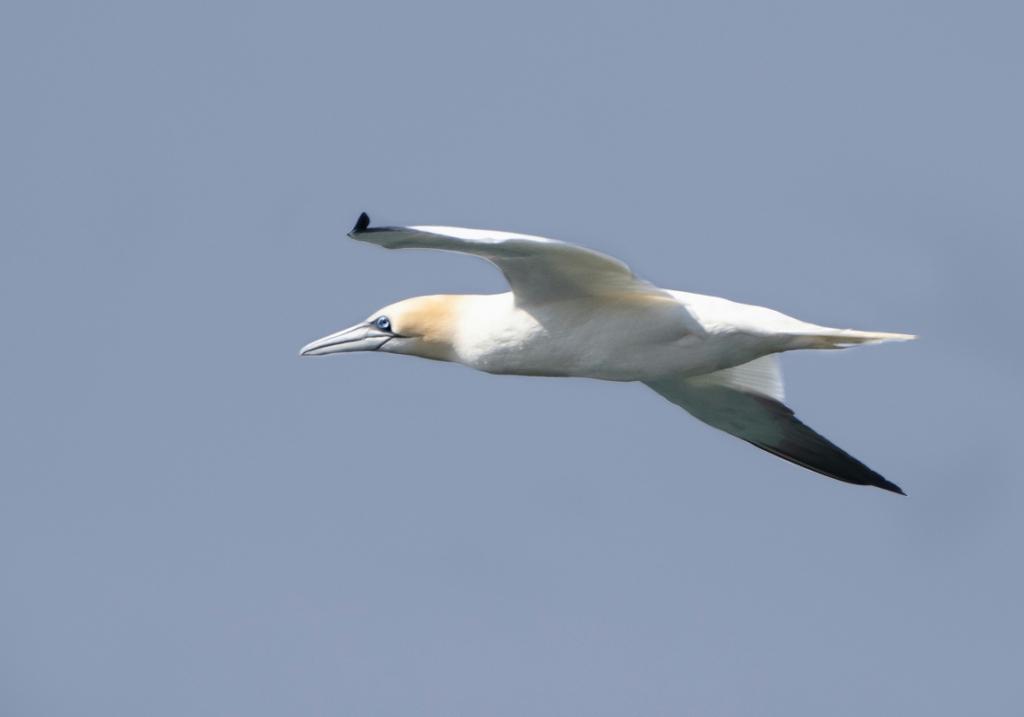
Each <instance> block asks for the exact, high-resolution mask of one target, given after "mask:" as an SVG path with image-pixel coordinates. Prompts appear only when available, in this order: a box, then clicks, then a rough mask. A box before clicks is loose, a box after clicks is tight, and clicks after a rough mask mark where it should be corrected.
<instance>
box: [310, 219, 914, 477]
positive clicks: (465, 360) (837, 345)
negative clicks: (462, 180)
mask: <svg viewBox="0 0 1024 717" xmlns="http://www.w3.org/2000/svg"><path fill="white" fill-rule="evenodd" d="M349 236H350V237H352V238H353V239H357V240H359V241H365V242H369V243H371V244H378V245H380V246H383V247H385V248H388V249H406V248H415V249H440V250H443V251H454V252H459V253H462V254H472V255H474V256H479V257H482V258H484V259H487V260H488V261H490V262H491V263H492V264H494V265H496V266H497V267H498V269H500V270H501V273H502V274H504V275H505V278H506V279H507V280H508V283H509V285H510V286H511V288H512V291H510V292H508V293H505V294H494V295H487V296H464V295H443V296H418V297H415V298H412V299H406V300H405V301H400V302H398V303H397V304H392V305H391V306H387V307H385V308H383V309H381V310H380V311H378V312H376V313H374V314H373V315H372V316H370V318H368V319H367V320H366V321H364V322H362V323H360V324H357V325H356V326H353V327H352V328H349V329H345V330H344V331H339V332H338V333H336V334H331V335H330V336H326V337H324V338H322V339H320V340H318V341H314V342H313V343H311V344H309V345H307V346H305V347H303V349H302V351H301V352H300V353H301V355H302V356H320V355H323V354H331V353H345V352H350V351H386V352H388V353H396V354H409V355H412V356H420V357H422V358H428V359H434V360H437V361H453V362H456V363H461V364H464V365H466V366H469V367H471V368H475V369H477V370H479V371H486V372H487V373H496V374H518V375H524V376H578V377H584V378H596V379H602V380H605V381H641V382H643V383H645V384H647V385H648V386H650V387H651V388H652V389H654V390H655V391H656V392H657V393H659V394H661V395H662V396H664V397H665V398H667V399H668V400H669V401H671V402H672V403H674V404H676V405H677V406H680V407H681V408H683V409H685V410H686V411H688V412H689V413H691V414H692V415H693V416H695V417H696V418H698V419H699V420H701V421H703V422H704V423H707V424H708V425H710V426H714V427H715V428H718V429H720V430H723V431H725V432H726V433H731V434H732V435H734V436H737V437H739V438H742V439H743V440H745V441H747V442H748V443H751V444H753V445H755V446H757V447H758V448H761V449H763V450H766V451H768V452H769V453H774V454H775V455H777V456H779V457H780V458H784V459H786V460H787V461H791V462H793V463H796V464H797V465H800V466H803V467H804V468H808V469H810V470H812V471H815V472H817V473H821V474H822V475H825V476H828V477H830V478H835V479H837V480H841V481H845V482H847V483H856V484H858V485H873V486H877V487H879V488H883V489H885V490H889V491H892V492H894V493H900V494H903V495H905V494H904V493H903V491H902V490H900V488H899V486H897V485H895V484H894V483H890V482H889V481H887V480H886V479H885V478H883V477H882V476H880V475H879V474H878V473H876V472H875V471H873V470H871V469H870V468H868V467H867V466H866V465H864V464H863V463H861V462H860V461H858V460H857V459H856V458H854V457H853V456H851V455H850V454H849V453H847V452H846V451H844V450H842V449H841V448H839V447H838V446H836V445H834V444H833V443H831V442H830V441H828V440H827V439H825V438H824V437H823V436H821V435H819V434H818V433H816V432H814V431H813V430H811V429H810V428H808V427H807V426H806V425H804V424H803V423H801V422H800V421H799V420H798V419H797V418H796V416H795V415H793V411H791V410H790V409H789V408H787V407H786V406H784V405H783V404H782V402H781V401H782V398H783V392H782V373H781V371H780V370H779V363H778V356H777V354H779V353H781V352H783V351H792V350H795V349H842V348H847V347H849V346H854V345H856V344H864V343H876V342H879V341H889V340H906V339H912V338H915V337H914V336H910V335H907V334H886V333H876V332H869V331H852V330H848V329H830V328H826V327H823V326H815V325H814V324H808V323H805V322H803V321H799V320H797V319H794V318H791V317H789V316H786V315H785V314H781V313H779V312H777V311H772V310H771V309H766V308H763V307H760V306H751V305H748V304H737V303H735V302H732V301H728V300H726V299H719V298H717V297H714V296H702V295H700V294H688V293H686V292H682V291H671V290H669V289H659V288H658V287H656V286H654V285H653V284H650V283H648V282H646V281H642V280H641V279H638V278H637V277H636V276H635V275H634V274H633V272H632V271H630V269H629V267H628V266H626V265H625V264H623V263H622V262H620V261H619V260H617V259H613V258H612V257H610V256H607V255H605V254H601V253H599V252H596V251H593V250H591V249H586V248H584V247H580V246H575V245H573V244H567V243H565V242H560V241H555V240H553V239H544V238H541V237H534V236H526V235H523V234H509V233H507V232H495V231H481V230H477V229H461V228H457V227H433V226H418V227H375V228H371V227H370V218H369V217H368V216H367V215H366V214H365V213H364V214H362V215H360V217H359V221H358V222H356V225H355V228H354V229H353V230H352V231H351V232H350V233H349Z"/></svg>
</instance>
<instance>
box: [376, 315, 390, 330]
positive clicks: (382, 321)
mask: <svg viewBox="0 0 1024 717" xmlns="http://www.w3.org/2000/svg"><path fill="white" fill-rule="evenodd" d="M374 323H375V324H377V328H378V329H380V330H381V331H390V330H391V320H390V319H389V318H388V317H387V316H381V317H380V318H379V319H377V320H376V321H374Z"/></svg>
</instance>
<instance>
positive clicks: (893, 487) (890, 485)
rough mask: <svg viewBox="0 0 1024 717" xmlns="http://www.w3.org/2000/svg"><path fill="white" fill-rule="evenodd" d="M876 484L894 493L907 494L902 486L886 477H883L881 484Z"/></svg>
mask: <svg viewBox="0 0 1024 717" xmlns="http://www.w3.org/2000/svg"><path fill="white" fill-rule="evenodd" d="M876 485H878V487H879V488H881V489H882V490H887V491H891V492H893V493H899V494H900V495H906V493H904V492H903V489H902V488H900V487H899V486H898V485H896V484H895V483H891V482H889V481H887V480H885V478H883V479H882V482H881V484H876Z"/></svg>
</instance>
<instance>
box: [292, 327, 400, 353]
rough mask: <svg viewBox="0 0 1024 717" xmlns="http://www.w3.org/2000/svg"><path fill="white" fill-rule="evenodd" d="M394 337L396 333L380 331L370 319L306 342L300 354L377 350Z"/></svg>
mask: <svg viewBox="0 0 1024 717" xmlns="http://www.w3.org/2000/svg"><path fill="white" fill-rule="evenodd" d="M392 338H394V334H390V333H386V332H384V331H380V330H378V329H377V327H376V326H374V325H373V324H371V323H370V322H369V321H367V322H365V323H362V324H358V325H357V326H353V327H352V328H350V329H345V330H344V331H339V332H338V333H336V334H331V335H330V336H324V337H323V338H322V339H318V340H316V341H314V342H313V343H311V344H306V345H305V346H303V347H302V350H301V351H299V356H323V355H325V354H340V353H346V352H349V351H376V350H377V349H379V348H380V347H381V346H383V345H384V344H386V343H387V342H388V341H390V340H391V339H392Z"/></svg>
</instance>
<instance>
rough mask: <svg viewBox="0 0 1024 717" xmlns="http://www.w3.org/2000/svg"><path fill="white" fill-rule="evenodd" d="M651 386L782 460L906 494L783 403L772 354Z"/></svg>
mask: <svg viewBox="0 0 1024 717" xmlns="http://www.w3.org/2000/svg"><path fill="white" fill-rule="evenodd" d="M647 385H648V386H650V387H651V388H652V389H654V390H655V391H657V392H658V393H659V394H661V395H662V396H664V397H665V398H667V399H668V400H669V401H671V402H672V403H674V404H676V405H677V406H680V407H681V408H683V409H685V410H686V411H688V412H689V413H690V414H692V415H693V416H694V417H695V418H697V419H699V420H701V421H703V422H704V423H706V424H708V425H709V426H713V427H714V428H717V429H719V430H722V431H725V432H726V433H731V434H732V435H734V436H736V437H738V438H742V439H743V440H745V441H747V442H748V443H751V444H753V445H755V446H757V447H758V448H760V449H762V450H765V451H768V452H769V453H774V454H775V455H777V456H778V457H779V458H784V459H785V460H787V461H790V462H792V463H796V464H797V465H798V466H803V467H804V468H808V469H810V470H812V471H814V472H816V473H821V474H822V475H825V476H828V477H829V478H835V479H836V480H841V481H844V482H846V483H855V484H857V485H873V486H877V487H878V488H882V489H884V490H888V491H892V492H893V493H899V494H900V495H906V494H905V493H904V492H903V491H902V490H900V488H899V486H897V485H896V484H895V483H890V482H889V481H887V480H886V479H885V478H883V477H882V476H880V475H879V474H878V473H876V472H875V471H873V470H871V469H870V468H868V467H867V466H866V465H864V464H863V463H861V462H860V461H858V460H857V459H856V458H854V457H853V456H851V455H850V454H849V453H847V452H846V451H844V450H843V449H842V448H840V447H839V446H837V445H835V444H834V443H832V442H831V441H829V440H828V439H827V438H825V437H824V436H822V435H820V434H818V433H816V432H815V431H814V430H812V429H811V428H809V427H807V426H806V425H804V424H803V423H802V422H801V421H800V420H799V419H798V418H797V417H796V416H795V415H793V411H792V410H790V409H789V408H787V407H786V406H785V405H783V404H782V403H781V399H782V375H781V373H780V372H779V368H778V359H777V358H776V357H775V356H774V355H772V356H766V357H764V358H760V359H757V360H756V361H751V362H750V363H748V364H744V365H742V366H737V367H735V368H731V369H725V370H724V371H716V372H715V373H711V374H707V375H704V376H697V377H693V378H667V379H662V380H658V381H649V382H647Z"/></svg>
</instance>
